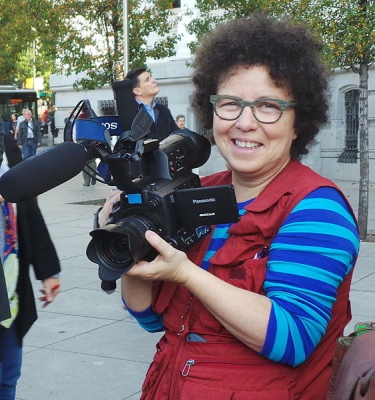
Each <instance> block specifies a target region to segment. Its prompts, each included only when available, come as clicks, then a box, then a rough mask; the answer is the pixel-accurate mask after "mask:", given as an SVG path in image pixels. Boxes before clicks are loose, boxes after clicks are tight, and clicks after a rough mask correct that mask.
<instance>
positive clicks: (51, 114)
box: [47, 105, 59, 138]
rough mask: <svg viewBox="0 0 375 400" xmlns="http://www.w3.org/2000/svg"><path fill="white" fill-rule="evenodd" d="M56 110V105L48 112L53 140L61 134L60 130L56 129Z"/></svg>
mask: <svg viewBox="0 0 375 400" xmlns="http://www.w3.org/2000/svg"><path fill="white" fill-rule="evenodd" d="M56 110H57V108H56V106H55V105H53V106H51V107H50V109H49V110H48V119H47V122H48V124H49V126H50V129H51V133H52V137H53V138H56V137H57V136H58V134H59V129H58V128H56V122H55V114H56Z"/></svg>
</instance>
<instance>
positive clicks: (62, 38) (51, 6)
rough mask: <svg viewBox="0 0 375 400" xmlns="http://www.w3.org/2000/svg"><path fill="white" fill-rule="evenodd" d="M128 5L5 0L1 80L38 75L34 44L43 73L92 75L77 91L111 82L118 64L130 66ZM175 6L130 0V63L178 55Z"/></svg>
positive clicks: (113, 0)
mask: <svg viewBox="0 0 375 400" xmlns="http://www.w3.org/2000/svg"><path fill="white" fill-rule="evenodd" d="M122 6H123V1H122V0H97V1H89V0H22V1H21V0H12V1H11V2H10V1H8V0H0V24H1V27H2V35H1V37H0V46H1V49H2V57H0V84H18V86H21V85H22V83H20V82H24V81H25V79H26V77H31V76H33V54H32V44H33V42H34V43H35V44H36V46H35V49H36V57H35V60H36V70H37V76H45V77H46V78H47V77H48V76H49V75H50V73H52V72H54V73H63V74H68V75H70V74H79V73H85V74H87V77H85V78H81V79H79V80H78V81H77V82H76V87H77V89H78V88H80V87H82V88H83V89H95V88H97V87H101V86H103V85H104V84H108V83H111V82H112V81H113V80H114V72H113V71H114V66H115V65H116V63H120V64H122V65H123V64H124V45H123V15H122V12H123V9H122ZM171 7H172V2H171V1H170V0H158V1H152V0H128V14H129V18H128V24H129V27H128V32H129V38H128V41H129V65H130V67H135V66H143V65H145V63H146V60H147V58H153V59H160V58H165V57H170V56H173V55H174V54H175V49H174V47H175V44H176V42H177V41H178V39H179V36H178V35H175V34H173V26H174V24H176V23H177V20H176V18H170V16H171V14H172V9H171ZM150 35H151V36H152V35H154V36H155V37H159V39H156V40H152V39H150ZM46 81H47V79H46Z"/></svg>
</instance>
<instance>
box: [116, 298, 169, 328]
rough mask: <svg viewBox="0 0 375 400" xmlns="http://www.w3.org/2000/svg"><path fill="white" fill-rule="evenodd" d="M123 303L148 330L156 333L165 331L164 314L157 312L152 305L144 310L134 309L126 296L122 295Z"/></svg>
mask: <svg viewBox="0 0 375 400" xmlns="http://www.w3.org/2000/svg"><path fill="white" fill-rule="evenodd" d="M121 299H122V303H123V304H124V307H125V308H126V310H127V311H128V312H129V314H130V315H131V316H132V317H134V318H135V319H136V320H137V322H138V324H139V325H140V326H141V327H142V328H143V329H144V330H146V331H147V332H150V333H155V332H163V331H164V325H163V315H162V314H157V313H155V312H154V311H153V310H152V308H151V307H148V308H146V310H143V311H134V310H132V309H131V308H129V307H128V306H127V305H126V303H125V300H124V298H123V297H122V296H121Z"/></svg>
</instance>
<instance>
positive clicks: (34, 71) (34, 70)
mask: <svg viewBox="0 0 375 400" xmlns="http://www.w3.org/2000/svg"><path fill="white" fill-rule="evenodd" d="M35 80H36V43H35V39H34V40H33V89H34V90H35V89H36V88H35Z"/></svg>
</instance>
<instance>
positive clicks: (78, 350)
mask: <svg viewBox="0 0 375 400" xmlns="http://www.w3.org/2000/svg"><path fill="white" fill-rule="evenodd" d="M82 184H83V178H82V175H81V174H80V175H78V176H77V177H75V178H73V179H72V180H70V181H68V182H66V183H65V184H63V185H61V186H59V187H58V188H55V189H53V190H51V191H49V192H47V193H45V194H43V195H41V196H39V204H40V207H41V209H42V211H43V214H44V216H45V219H46V222H47V224H48V227H49V230H50V232H51V235H52V238H53V240H54V242H55V244H56V247H57V251H58V254H59V257H60V260H61V263H62V269H63V272H62V274H61V281H62V293H60V294H59V296H58V297H57V299H56V301H55V302H54V303H52V304H51V305H50V306H48V307H47V308H45V309H41V308H40V307H39V305H38V308H39V319H38V321H37V323H36V324H35V325H34V326H33V327H32V329H31V331H30V332H29V334H28V335H27V336H26V338H25V342H24V353H25V355H24V361H23V374H22V376H21V378H20V381H19V385H18V390H17V399H18V400H78V399H79V400H125V399H131V400H136V399H139V395H140V388H141V385H142V381H143V378H144V376H145V373H146V371H147V368H148V365H149V363H150V361H151V359H152V356H153V353H154V349H155V344H156V342H157V341H158V339H159V337H160V334H149V333H147V332H145V331H143V330H142V329H141V328H140V327H139V326H138V324H137V323H136V321H135V320H134V319H133V318H132V317H131V316H130V315H129V314H128V313H127V312H126V311H125V310H123V309H122V306H121V301H120V295H119V293H118V290H117V292H116V293H114V294H112V295H107V294H106V293H104V292H102V291H101V289H100V281H99V278H98V275H97V266H96V264H93V263H91V262H90V261H89V260H88V259H87V257H86V255H85V251H86V247H87V244H88V242H89V240H90V236H89V231H90V230H91V229H92V219H93V214H94V212H95V211H96V209H97V205H93V204H92V203H94V202H96V203H100V201H101V200H102V199H104V198H105V196H106V195H107V193H108V192H109V190H110V188H108V187H107V186H105V185H102V184H99V183H98V184H96V185H95V186H90V187H84V186H82ZM338 184H339V186H340V187H342V189H343V190H344V193H345V194H346V195H347V197H348V198H349V200H350V201H351V203H352V205H353V208H354V209H355V210H356V208H357V203H358V184H354V183H351V182H338ZM374 196H375V188H374V187H371V191H370V204H374V201H371V198H372V199H374ZM369 214H370V215H369V231H370V232H373V233H375V207H373V208H372V209H371V210H370V213H369ZM374 259H375V243H362V246H361V252H360V257H359V260H358V264H357V268H356V271H355V274H354V279H353V286H352V292H351V300H352V308H353V320H352V322H351V323H350V325H349V326H348V328H347V330H348V332H349V331H351V329H352V327H353V326H354V323H355V322H358V321H365V320H372V321H375V301H374V300H375V265H374ZM33 284H34V288H35V293H36V294H37V293H38V290H39V289H40V287H41V286H40V283H39V282H34V283H33Z"/></svg>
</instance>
